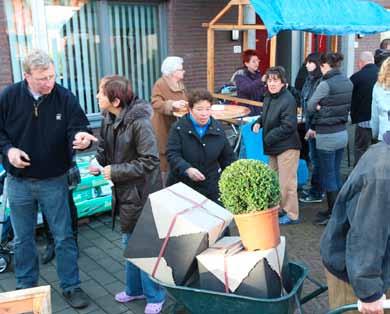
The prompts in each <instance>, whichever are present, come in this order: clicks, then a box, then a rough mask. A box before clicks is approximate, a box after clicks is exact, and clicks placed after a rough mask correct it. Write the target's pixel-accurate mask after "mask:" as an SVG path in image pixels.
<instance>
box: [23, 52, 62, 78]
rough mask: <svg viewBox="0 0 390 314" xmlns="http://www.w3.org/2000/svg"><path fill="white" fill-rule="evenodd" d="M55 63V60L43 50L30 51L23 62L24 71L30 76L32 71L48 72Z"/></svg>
mask: <svg viewBox="0 0 390 314" xmlns="http://www.w3.org/2000/svg"><path fill="white" fill-rule="evenodd" d="M51 64H54V63H53V59H52V58H50V56H49V55H48V54H47V53H46V52H45V51H43V50H40V49H34V50H32V51H30V52H29V53H28V54H27V56H26V57H25V58H24V60H23V71H24V72H25V73H28V74H30V73H31V71H32V70H35V69H41V70H47V69H48V68H49V67H50V65H51Z"/></svg>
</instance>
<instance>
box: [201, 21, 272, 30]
mask: <svg viewBox="0 0 390 314" xmlns="http://www.w3.org/2000/svg"><path fill="white" fill-rule="evenodd" d="M205 24H206V23H204V24H202V26H203V27H209V28H212V29H215V30H216V31H231V30H233V29H237V30H239V31H245V30H251V29H255V30H256V29H257V30H265V29H266V28H265V26H264V25H257V24H242V25H237V24H214V25H210V24H207V25H205Z"/></svg>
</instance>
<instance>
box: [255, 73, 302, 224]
mask: <svg viewBox="0 0 390 314" xmlns="http://www.w3.org/2000/svg"><path fill="white" fill-rule="evenodd" d="M265 75H266V79H267V80H266V82H267V88H268V92H267V93H266V94H265V97H264V108H263V114H262V116H261V117H260V118H259V119H258V120H257V122H256V123H255V124H254V126H253V131H254V132H258V131H259V129H260V127H262V128H263V145H264V153H265V154H266V155H268V156H269V158H270V161H269V165H270V167H271V168H272V169H274V170H276V171H277V172H278V175H279V183H280V190H281V194H282V199H281V202H280V206H281V207H282V209H283V210H284V212H285V214H284V215H283V216H281V217H280V218H279V223H280V224H284V225H287V224H297V223H299V208H298V195H297V184H298V183H297V170H298V162H299V150H300V148H301V142H300V140H299V135H298V130H297V106H296V103H295V99H294V97H293V96H292V95H291V93H290V92H289V91H288V90H287V87H286V85H287V78H286V72H285V70H284V68H283V67H280V66H277V67H272V68H269V69H268V70H267V73H266V74H265Z"/></svg>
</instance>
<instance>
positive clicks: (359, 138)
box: [354, 125, 372, 165]
mask: <svg viewBox="0 0 390 314" xmlns="http://www.w3.org/2000/svg"><path fill="white" fill-rule="evenodd" d="M371 144H372V131H371V129H369V128H361V127H360V126H358V125H356V129H355V147H354V155H355V165H356V164H357V163H358V161H359V159H360V158H361V157H362V155H363V154H364V153H365V152H366V150H367V149H368V148H369V147H370V145H371Z"/></svg>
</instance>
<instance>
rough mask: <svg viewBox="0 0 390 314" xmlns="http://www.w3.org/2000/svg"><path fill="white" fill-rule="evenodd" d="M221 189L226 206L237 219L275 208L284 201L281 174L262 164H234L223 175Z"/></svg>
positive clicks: (249, 161) (241, 162)
mask: <svg viewBox="0 0 390 314" xmlns="http://www.w3.org/2000/svg"><path fill="white" fill-rule="evenodd" d="M219 189H220V192H221V200H222V203H223V205H224V206H225V207H226V209H227V210H229V211H231V212H232V213H233V214H234V215H238V214H245V213H250V212H257V211H261V210H265V209H268V208H272V207H274V206H276V205H278V204H279V201H280V188H279V179H278V175H277V173H276V172H275V171H274V170H272V169H271V168H270V167H269V166H268V165H266V164H264V163H263V162H261V161H258V160H251V159H240V160H237V161H235V162H234V163H232V164H231V165H230V166H228V167H227V168H226V169H225V170H224V171H223V172H222V174H221V178H220V180H219Z"/></svg>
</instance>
